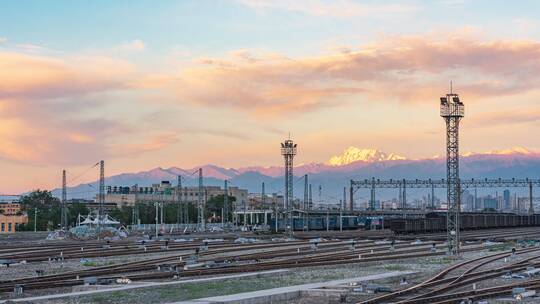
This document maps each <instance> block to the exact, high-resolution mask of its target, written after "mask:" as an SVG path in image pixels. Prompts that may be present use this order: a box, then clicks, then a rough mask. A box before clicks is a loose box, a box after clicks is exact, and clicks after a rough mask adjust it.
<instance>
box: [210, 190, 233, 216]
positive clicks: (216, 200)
mask: <svg viewBox="0 0 540 304" xmlns="http://www.w3.org/2000/svg"><path fill="white" fill-rule="evenodd" d="M235 201H236V198H235V197H234V196H229V206H228V207H229V208H228V210H229V212H228V214H227V215H226V217H228V218H229V219H230V218H231V214H232V212H233V204H234V202H235ZM223 206H225V195H223V194H222V195H216V196H214V197H212V198H210V199H209V200H208V201H207V202H206V210H205V212H206V214H205V216H206V217H210V216H212V215H213V214H215V215H216V217H219V218H221V210H222V209H223Z"/></svg>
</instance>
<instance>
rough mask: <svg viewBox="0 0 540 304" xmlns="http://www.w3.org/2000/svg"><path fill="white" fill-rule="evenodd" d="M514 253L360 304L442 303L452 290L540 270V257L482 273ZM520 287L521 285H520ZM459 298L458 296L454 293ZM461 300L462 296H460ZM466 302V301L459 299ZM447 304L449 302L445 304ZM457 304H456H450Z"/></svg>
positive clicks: (456, 268)
mask: <svg viewBox="0 0 540 304" xmlns="http://www.w3.org/2000/svg"><path fill="white" fill-rule="evenodd" d="M539 251H540V248H529V249H523V250H520V251H518V252H516V255H521V254H526V253H533V252H539ZM511 254H512V253H511V252H503V253H496V254H491V255H488V256H484V257H480V258H476V259H473V260H469V261H465V262H462V263H459V264H456V265H453V266H451V267H449V268H447V269H445V270H443V271H441V272H440V273H438V274H437V275H435V276H433V277H432V278H430V279H428V280H426V281H424V282H422V283H420V284H417V285H414V286H412V287H409V288H406V289H403V290H398V291H396V292H393V293H389V294H386V295H382V296H379V297H376V298H373V299H369V300H366V301H363V302H360V304H379V303H399V304H420V303H435V301H439V300H440V299H445V297H447V296H448V299H450V298H451V297H450V295H452V293H451V292H449V291H451V290H454V289H457V288H460V287H462V286H466V285H472V284H473V283H477V282H481V281H485V280H488V279H492V278H496V277H500V276H501V275H503V274H505V273H506V272H508V271H520V270H524V269H526V268H527V267H529V266H533V267H538V266H540V255H535V256H532V257H529V258H525V259H523V260H520V261H518V262H515V263H512V264H509V265H505V266H501V267H497V268H490V269H486V270H481V271H479V270H478V269H479V268H481V267H485V266H486V265H489V264H491V263H493V262H495V261H499V260H501V259H504V258H508V257H509V256H511ZM518 284H519V283H518ZM454 294H456V293H454ZM456 297H458V298H459V296H456ZM459 299H462V298H459ZM445 303H446V302H445ZM448 303H454V302H448Z"/></svg>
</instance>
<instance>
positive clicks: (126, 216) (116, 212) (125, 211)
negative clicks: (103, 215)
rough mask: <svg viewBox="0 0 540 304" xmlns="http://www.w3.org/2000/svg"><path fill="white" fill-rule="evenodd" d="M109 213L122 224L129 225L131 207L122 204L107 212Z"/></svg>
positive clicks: (131, 213)
mask: <svg viewBox="0 0 540 304" xmlns="http://www.w3.org/2000/svg"><path fill="white" fill-rule="evenodd" d="M109 215H110V216H111V217H112V218H114V219H115V220H117V221H119V222H120V223H121V224H122V225H131V221H132V217H133V207H129V206H122V207H121V208H114V209H113V210H111V211H110V212H109Z"/></svg>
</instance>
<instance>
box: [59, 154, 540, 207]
mask: <svg viewBox="0 0 540 304" xmlns="http://www.w3.org/2000/svg"><path fill="white" fill-rule="evenodd" d="M198 168H199V167H196V168H189V169H182V168H177V167H171V168H161V167H159V168H155V169H152V170H149V171H141V172H137V173H123V174H119V175H114V176H109V177H107V178H106V179H105V184H106V185H107V186H132V185H135V184H138V185H139V186H150V185H151V184H153V183H159V182H160V181H164V180H168V181H171V182H172V183H173V184H174V185H175V184H176V180H177V176H178V175H182V176H183V177H184V179H183V186H195V185H197V183H198V181H197V173H196V172H197V170H198ZM201 168H202V169H203V175H204V184H205V185H219V186H222V185H223V180H225V179H226V180H228V181H229V182H230V185H231V186H236V187H240V188H245V189H248V190H249V192H252V193H260V192H261V183H262V182H264V183H265V186H266V193H280V194H281V193H283V188H284V185H283V184H284V179H283V167H279V166H272V167H258V166H252V167H243V168H237V169H234V168H223V167H219V166H216V165H211V164H208V165H204V166H202V167H201ZM460 173H461V177H462V178H499V177H500V178H512V177H516V178H525V177H529V178H538V177H540V176H539V175H540V153H537V152H532V151H529V150H527V149H524V148H513V149H509V150H504V151H490V152H485V153H464V154H463V155H462V156H461V159H460ZM304 174H308V175H309V183H311V184H312V187H313V192H314V194H313V195H314V197H315V195H316V194H315V192H318V191H319V186H320V187H321V190H322V191H321V192H324V193H325V195H326V196H327V197H333V198H334V199H336V198H337V199H338V200H339V197H341V193H342V192H343V187H345V186H348V184H349V181H350V180H351V179H366V178H371V177H376V178H380V179H390V178H393V179H401V178H407V179H415V178H418V179H427V178H432V179H437V178H445V176H446V164H445V158H444V157H440V156H435V157H433V158H428V159H408V158H406V157H403V156H400V155H397V154H392V153H385V152H383V151H380V150H376V149H360V148H356V147H349V148H347V149H346V150H345V151H344V152H343V153H342V154H340V155H336V156H333V157H332V158H330V160H329V161H328V162H326V163H309V164H300V165H297V166H296V167H294V175H295V176H296V179H295V181H294V193H295V196H298V197H302V196H303V191H304V181H303V175H304ZM97 189H98V187H97V184H96V182H94V183H90V184H81V185H78V186H75V187H71V188H68V198H92V197H94V196H95V194H96V192H97ZM60 193H61V191H60V189H55V190H53V194H54V195H56V196H60Z"/></svg>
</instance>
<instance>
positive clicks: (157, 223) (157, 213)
mask: <svg viewBox="0 0 540 304" xmlns="http://www.w3.org/2000/svg"><path fill="white" fill-rule="evenodd" d="M154 206H155V207H156V240H157V238H158V225H159V219H158V217H159V203H158V202H155V203H154Z"/></svg>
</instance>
